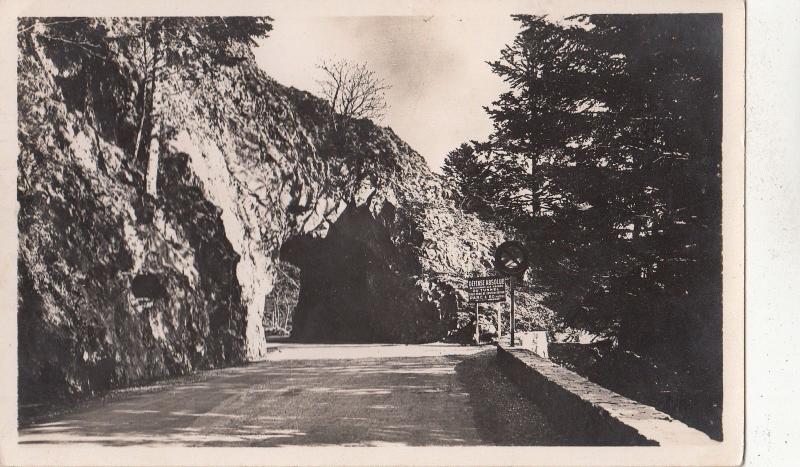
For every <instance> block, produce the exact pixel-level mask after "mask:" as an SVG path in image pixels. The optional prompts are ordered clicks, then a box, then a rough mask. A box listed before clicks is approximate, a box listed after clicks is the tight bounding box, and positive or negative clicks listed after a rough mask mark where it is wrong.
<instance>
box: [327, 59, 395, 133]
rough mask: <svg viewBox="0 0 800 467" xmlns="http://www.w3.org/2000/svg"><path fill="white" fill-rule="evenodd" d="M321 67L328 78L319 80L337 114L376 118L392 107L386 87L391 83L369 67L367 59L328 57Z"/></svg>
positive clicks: (348, 116) (379, 117)
mask: <svg viewBox="0 0 800 467" xmlns="http://www.w3.org/2000/svg"><path fill="white" fill-rule="evenodd" d="M317 68H319V69H320V70H322V71H323V73H324V78H323V79H321V80H318V81H317V83H319V85H320V89H321V91H322V96H323V97H324V98H325V99H327V100H328V102H330V104H331V107H332V108H333V111H334V112H335V113H336V114H339V115H340V116H342V117H345V118H370V119H373V120H380V119H381V118H382V117H383V115H384V113H385V112H386V109H387V108H388V104H387V103H386V91H388V90H389V89H390V88H391V86H390V85H389V84H388V83H387V82H386V81H384V80H383V79H381V78H380V77H379V76H378V75H377V74H376V73H375V72H374V71H372V70H370V69H369V68H367V64H366V63H354V62H350V61H347V60H338V61H326V60H324V61H322V62H321V63H319V64H318V65H317Z"/></svg>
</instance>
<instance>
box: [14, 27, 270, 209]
mask: <svg viewBox="0 0 800 467" xmlns="http://www.w3.org/2000/svg"><path fill="white" fill-rule="evenodd" d="M271 21H272V19H271V18H269V17H138V18H89V17H85V18H84V17H81V18H22V19H20V21H19V24H18V29H17V38H18V42H19V46H20V49H21V50H23V51H25V52H26V53H32V52H33V50H34V49H35V48H36V46H35V45H34V42H33V39H34V38H35V39H36V41H37V43H39V44H42V45H44V49H45V50H44V53H45V54H46V55H47V57H48V58H49V59H50V60H53V61H54V62H56V64H57V65H58V66H59V67H60V68H65V69H69V70H71V73H70V74H68V75H67V76H63V77H61V84H62V89H63V95H64V98H65V99H66V101H67V103H68V104H70V105H71V107H72V110H78V111H80V112H81V113H82V114H84V115H86V116H87V118H90V119H92V120H93V122H92V124H93V125H94V126H95V127H96V128H97V130H99V131H101V132H102V133H103V134H105V135H106V136H109V137H111V140H112V141H116V142H118V143H120V146H122V147H124V148H129V150H130V153H131V159H132V165H135V166H137V167H141V172H142V178H143V180H142V181H141V185H142V187H141V188H142V190H143V191H146V192H147V193H149V194H150V195H152V196H155V195H156V189H155V188H156V181H155V176H156V174H157V173H158V167H159V157H158V150H159V149H158V143H159V141H160V140H163V139H165V138H167V137H168V136H169V135H168V134H166V133H165V132H168V131H169V130H168V128H164V127H163V126H162V124H161V123H162V122H163V119H164V118H165V117H166V115H165V112H167V110H166V109H167V106H166V105H165V101H166V100H168V99H170V98H171V97H172V96H171V95H170V93H169V90H168V89H167V88H168V86H164V85H165V83H174V82H182V83H191V82H192V81H193V80H196V79H197V76H198V75H199V74H201V73H213V72H214V69H216V68H217V67H220V66H235V65H236V64H237V63H239V62H240V61H241V60H242V59H243V58H245V56H244V55H243V54H246V53H249V48H250V46H252V45H254V44H255V42H254V41H255V39H256V38H259V37H266V35H267V34H268V32H269V31H270V30H271V29H272V24H271ZM145 180H146V181H147V186H145Z"/></svg>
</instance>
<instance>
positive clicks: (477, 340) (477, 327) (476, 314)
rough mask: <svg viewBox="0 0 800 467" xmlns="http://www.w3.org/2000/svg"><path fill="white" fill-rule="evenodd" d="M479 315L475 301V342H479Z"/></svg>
mask: <svg viewBox="0 0 800 467" xmlns="http://www.w3.org/2000/svg"><path fill="white" fill-rule="evenodd" d="M480 327H481V325H480V317H479V316H478V302H475V343H476V344H480V343H481V331H480Z"/></svg>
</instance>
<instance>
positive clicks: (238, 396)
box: [20, 344, 568, 446]
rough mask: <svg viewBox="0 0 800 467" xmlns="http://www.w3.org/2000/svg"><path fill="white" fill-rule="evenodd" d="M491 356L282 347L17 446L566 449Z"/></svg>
mask: <svg viewBox="0 0 800 467" xmlns="http://www.w3.org/2000/svg"><path fill="white" fill-rule="evenodd" d="M494 352H495V351H494V349H492V348H487V347H483V348H477V347H462V346H454V345H444V344H432V345H417V346H405V345H300V344H281V345H279V346H278V349H277V351H275V352H272V353H270V354H269V358H268V359H267V360H265V361H262V362H258V363H254V364H251V365H248V366H245V367H239V368H229V369H224V370H215V371H209V372H205V373H202V374H201V375H200V376H199V377H197V376H195V377H192V378H185V379H179V380H177V381H173V382H172V383H170V384H166V385H162V386H161V387H160V388H157V389H152V388H150V389H146V388H145V389H140V390H134V391H130V390H129V391H122V392H119V393H117V394H115V395H114V396H113V397H111V398H110V400H109V401H106V402H103V403H101V402H97V403H94V404H90V405H89V406H88V407H85V408H83V409H80V410H77V411H75V412H73V413H71V414H69V415H66V416H63V417H61V418H58V419H54V420H51V421H48V422H46V423H41V424H38V425H34V426H31V427H28V428H25V429H22V430H20V443H22V444H39V443H58V444H74V443H92V444H101V445H108V446H129V445H139V444H148V445H150V444H157V445H163V444H166V445H188V446H284V445H359V446H385V445H410V446H422V445H477V444H516V445H533V444H565V443H566V441H565V439H564V438H563V437H562V436H561V435H559V433H558V431H557V430H556V429H554V428H553V427H552V426H551V425H550V423H548V422H547V421H546V420H545V419H544V418H543V416H542V415H541V414H540V413H539V411H538V409H537V408H536V406H535V405H533V404H531V403H530V402H529V401H528V400H527V399H526V398H525V397H523V396H522V394H520V393H519V391H518V390H517V389H516V387H514V386H513V385H512V384H511V383H510V382H509V381H507V380H506V379H505V378H504V377H503V376H502V375H501V374H500V373H499V371H498V370H497V368H496V367H495V366H494ZM567 444H568V443H567Z"/></svg>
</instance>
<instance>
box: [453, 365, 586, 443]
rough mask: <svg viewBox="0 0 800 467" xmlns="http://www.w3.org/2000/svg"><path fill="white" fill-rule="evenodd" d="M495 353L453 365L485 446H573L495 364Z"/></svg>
mask: <svg viewBox="0 0 800 467" xmlns="http://www.w3.org/2000/svg"><path fill="white" fill-rule="evenodd" d="M495 358H496V351H494V350H487V351H485V352H481V353H479V354H477V355H474V356H471V357H467V358H465V359H464V361H463V362H461V363H459V364H458V365H456V368H455V369H456V373H457V375H458V379H459V381H460V382H461V383H462V384H463V385H464V387H465V389H466V390H467V392H468V393H469V403H470V406H471V407H472V411H473V417H474V420H475V426H476V427H477V428H478V433H479V435H480V437H481V440H482V441H483V443H484V444H491V445H501V446H568V445H576V443H574V442H571V441H570V440H569V438H568V437H567V436H566V435H565V434H564V433H562V432H561V431H560V430H558V428H557V426H554V424H553V423H552V422H551V421H550V420H548V419H547V418H545V416H544V414H542V412H541V411H540V410H539V408H538V407H537V406H536V404H534V403H533V402H532V401H531V400H530V399H529V398H528V397H526V396H525V394H524V393H522V392H521V391H520V390H519V388H518V387H517V386H516V385H515V384H514V383H513V382H512V381H510V380H509V379H508V378H506V377H505V376H504V375H503V374H502V372H501V371H500V368H498V367H497V365H496V364H495Z"/></svg>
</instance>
